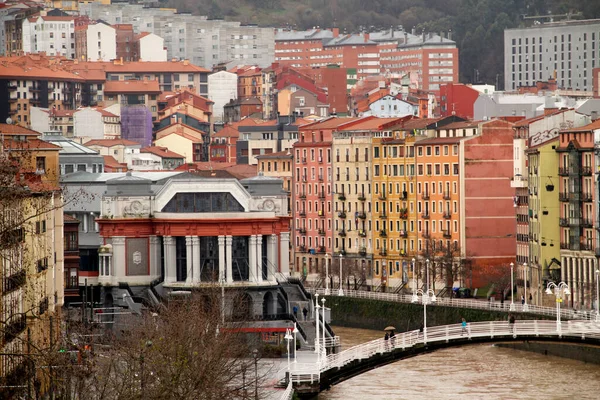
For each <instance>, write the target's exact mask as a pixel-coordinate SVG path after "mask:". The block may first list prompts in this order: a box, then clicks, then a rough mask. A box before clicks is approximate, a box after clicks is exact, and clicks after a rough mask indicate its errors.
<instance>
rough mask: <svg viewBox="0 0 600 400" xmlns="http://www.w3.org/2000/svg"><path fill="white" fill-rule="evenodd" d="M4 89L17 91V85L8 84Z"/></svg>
mask: <svg viewBox="0 0 600 400" xmlns="http://www.w3.org/2000/svg"><path fill="white" fill-rule="evenodd" d="M6 88H7V89H8V90H17V84H16V83H9V84H8V85H6Z"/></svg>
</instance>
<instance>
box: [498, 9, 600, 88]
mask: <svg viewBox="0 0 600 400" xmlns="http://www.w3.org/2000/svg"><path fill="white" fill-rule="evenodd" d="M599 50H600V20H597V19H596V20H583V21H560V22H552V23H545V24H538V25H534V26H531V27H528V28H515V29H507V30H505V31H504V88H505V90H516V89H517V88H518V87H519V86H535V84H536V82H537V81H545V80H548V79H549V78H552V77H555V78H556V80H557V82H558V86H559V87H560V88H564V89H573V90H582V91H591V90H592V85H593V83H592V70H593V69H594V68H595V67H598V66H600V53H599Z"/></svg>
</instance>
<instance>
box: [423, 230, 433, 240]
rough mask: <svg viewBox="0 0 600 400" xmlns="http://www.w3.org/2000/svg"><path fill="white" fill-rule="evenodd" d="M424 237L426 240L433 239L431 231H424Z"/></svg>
mask: <svg viewBox="0 0 600 400" xmlns="http://www.w3.org/2000/svg"><path fill="white" fill-rule="evenodd" d="M423 237H424V238H425V239H429V238H430V237H431V235H430V234H429V231H423Z"/></svg>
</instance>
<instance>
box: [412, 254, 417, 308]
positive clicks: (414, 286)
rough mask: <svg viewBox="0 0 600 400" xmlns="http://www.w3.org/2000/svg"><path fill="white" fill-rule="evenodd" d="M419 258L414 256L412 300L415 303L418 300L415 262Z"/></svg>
mask: <svg viewBox="0 0 600 400" xmlns="http://www.w3.org/2000/svg"><path fill="white" fill-rule="evenodd" d="M416 261H417V260H415V259H414V258H413V259H412V281H413V284H412V287H413V295H412V302H413V303H415V302H416V301H417V292H416V290H417V283H416V282H415V262H416Z"/></svg>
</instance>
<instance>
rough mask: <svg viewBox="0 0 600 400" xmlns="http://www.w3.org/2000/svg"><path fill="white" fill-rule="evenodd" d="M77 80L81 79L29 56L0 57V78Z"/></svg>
mask: <svg viewBox="0 0 600 400" xmlns="http://www.w3.org/2000/svg"><path fill="white" fill-rule="evenodd" d="M19 78H22V79H26V80H27V79H28V80H39V79H41V80H48V81H51V82H52V81H77V82H80V81H81V80H82V79H81V78H80V77H78V76H76V75H74V74H72V73H70V72H66V71H64V70H62V69H59V68H57V67H56V66H45V65H43V64H37V63H36V61H35V60H33V59H31V58H29V57H0V79H19Z"/></svg>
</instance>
